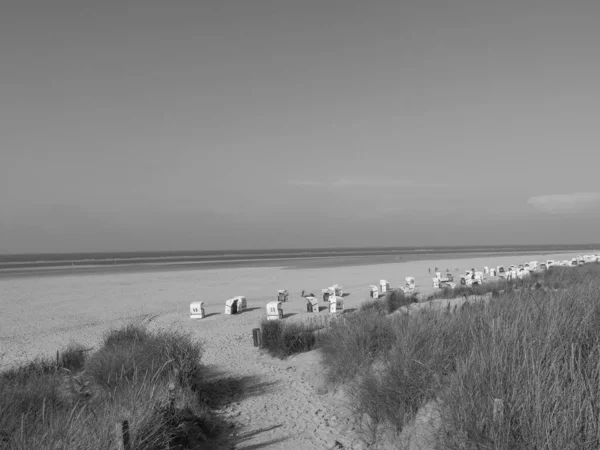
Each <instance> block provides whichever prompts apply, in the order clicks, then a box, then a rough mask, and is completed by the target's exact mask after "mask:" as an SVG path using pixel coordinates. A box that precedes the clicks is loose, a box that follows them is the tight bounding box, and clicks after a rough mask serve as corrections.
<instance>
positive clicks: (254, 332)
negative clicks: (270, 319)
mask: <svg viewBox="0 0 600 450" xmlns="http://www.w3.org/2000/svg"><path fill="white" fill-rule="evenodd" d="M259 333H260V328H254V329H253V330H252V343H253V344H254V346H255V347H258V335H259Z"/></svg>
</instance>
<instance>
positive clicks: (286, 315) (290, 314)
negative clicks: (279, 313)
mask: <svg viewBox="0 0 600 450" xmlns="http://www.w3.org/2000/svg"><path fill="white" fill-rule="evenodd" d="M295 315H296V313H287V314H284V315H283V318H284V319H287V318H288V317H292V316H295Z"/></svg>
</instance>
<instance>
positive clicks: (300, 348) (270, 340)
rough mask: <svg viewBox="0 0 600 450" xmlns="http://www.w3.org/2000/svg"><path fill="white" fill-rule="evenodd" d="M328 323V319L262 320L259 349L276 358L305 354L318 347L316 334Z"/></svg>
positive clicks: (318, 340) (318, 341) (318, 339)
mask: <svg viewBox="0 0 600 450" xmlns="http://www.w3.org/2000/svg"><path fill="white" fill-rule="evenodd" d="M329 321H330V319H329V318H311V319H308V320H305V321H298V322H287V321H284V320H267V319H266V318H263V319H262V320H261V322H260V333H261V348H263V349H264V350H266V351H267V352H268V353H269V354H270V355H272V356H276V357H278V358H286V357H287V356H290V355H293V354H296V353H302V352H307V351H309V350H312V349H313V348H315V347H316V346H317V345H319V343H320V338H318V337H317V334H318V332H319V330H324V329H325V328H327V326H328V323H329Z"/></svg>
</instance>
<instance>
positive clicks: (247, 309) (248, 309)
mask: <svg viewBox="0 0 600 450" xmlns="http://www.w3.org/2000/svg"><path fill="white" fill-rule="evenodd" d="M257 309H262V308H261V307H259V306H255V307H254V308H246V309H245V310H244V312H250V311H256V310H257Z"/></svg>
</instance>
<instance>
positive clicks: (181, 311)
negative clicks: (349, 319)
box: [0, 252, 585, 449]
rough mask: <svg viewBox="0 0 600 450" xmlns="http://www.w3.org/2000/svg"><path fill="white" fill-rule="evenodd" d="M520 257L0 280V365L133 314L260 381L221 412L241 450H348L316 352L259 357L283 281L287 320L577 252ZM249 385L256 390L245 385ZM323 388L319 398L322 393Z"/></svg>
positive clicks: (355, 442)
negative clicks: (375, 289)
mask: <svg viewBox="0 0 600 450" xmlns="http://www.w3.org/2000/svg"><path fill="white" fill-rule="evenodd" d="M580 253H585V252H578V253H572V254H564V253H561V254H555V255H544V256H542V255H539V254H537V255H519V256H500V257H494V258H493V260H490V258H487V257H483V258H469V259H455V260H442V261H439V262H436V261H412V262H406V263H395V264H381V265H376V266H350V267H331V268H318V269H305V268H302V269H295V270H281V268H273V267H267V268H236V269H216V270H206V271H198V270H189V271H184V270H182V271H176V272H173V271H169V272H164V273H123V274H94V275H69V276H57V277H40V278H15V279H3V280H0V292H2V298H0V306H1V310H2V314H0V345H1V346H0V355H2V356H3V357H2V359H1V360H0V365H1V366H2V367H6V366H7V365H10V364H12V363H15V362H23V361H27V360H30V359H32V358H33V357H35V356H37V355H45V356H51V355H53V354H54V353H55V352H56V350H57V349H58V348H61V347H63V346H65V345H67V344H68V343H69V341H71V340H75V341H77V342H80V343H82V344H84V345H87V346H92V347H93V346H97V345H98V342H99V341H100V339H101V337H102V334H103V333H104V332H105V331H106V330H107V329H110V328H114V327H117V326H119V325H121V324H124V323H126V322H128V321H130V320H138V321H142V322H144V323H147V324H149V325H150V326H151V327H153V328H175V329H178V330H182V331H189V332H191V333H192V334H193V335H194V336H196V337H197V338H199V339H202V340H203V341H204V343H205V355H204V362H205V363H206V364H208V365H210V366H212V367H213V368H215V370H218V371H220V372H223V373H225V374H228V375H237V376H242V377H248V378H251V379H254V380H256V382H257V383H259V386H258V387H257V388H256V389H254V390H255V391H256V390H257V391H258V392H253V393H252V395H248V396H247V397H245V398H242V399H240V401H239V402H237V403H236V404H234V405H231V407H229V408H228V409H227V410H226V411H224V413H225V414H226V415H228V416H230V417H232V418H233V420H235V421H236V423H237V427H236V433H237V437H238V446H237V448H239V449H253V448H261V449H262V448H264V449H285V448H300V449H313V448H315V449H327V448H333V446H334V445H335V443H336V442H335V441H338V442H340V443H341V444H343V445H344V447H345V448H364V447H365V446H364V444H363V443H361V440H360V438H359V436H358V435H357V434H356V430H353V429H352V428H353V423H352V421H351V420H350V415H349V413H348V411H347V409H346V408H344V403H343V398H340V397H336V396H333V395H330V394H326V393H325V392H324V389H323V384H322V375H321V373H322V369H321V367H320V364H319V352H318V351H317V352H309V353H307V354H305V355H298V356H297V357H293V358H289V359H288V360H286V361H279V360H276V359H273V358H271V357H269V356H266V355H260V354H259V352H257V350H256V349H255V348H254V347H253V346H252V339H251V330H252V328H255V327H256V326H257V325H258V322H259V319H260V317H261V316H262V315H263V314H264V312H263V309H264V305H265V303H266V302H267V301H270V300H272V299H273V297H274V293H276V290H277V289H278V288H287V289H288V290H289V291H290V293H291V299H290V302H288V303H286V304H284V312H285V313H286V316H290V315H291V317H289V318H288V319H286V320H300V319H301V318H302V317H305V316H306V315H307V313H306V312H305V304H304V301H303V300H302V299H301V298H299V292H300V291H301V290H302V289H306V290H307V291H308V292H311V291H312V292H315V293H318V292H320V289H321V288H323V287H326V286H329V285H331V284H332V283H341V284H343V285H344V288H345V290H346V291H347V292H350V293H351V295H350V296H349V297H346V299H345V306H346V308H347V309H351V308H356V307H357V306H358V305H359V304H360V303H361V302H362V301H364V300H365V299H366V298H367V293H368V286H369V284H376V283H377V282H378V280H379V279H381V278H384V279H387V280H389V281H390V282H391V283H392V285H393V286H397V285H402V284H403V281H404V277H405V276H414V277H415V278H416V280H417V286H418V289H419V290H420V291H421V292H424V293H426V292H428V291H431V290H433V288H432V287H431V275H430V274H429V273H428V268H430V267H431V268H433V267H434V266H435V265H438V266H439V267H440V268H442V270H443V269H444V268H446V267H448V268H456V267H458V268H459V269H460V271H461V272H462V271H464V269H466V268H470V267H477V268H481V267H483V265H490V266H491V265H499V264H504V265H508V264H511V263H519V262H524V261H530V260H545V259H567V258H571V257H573V256H575V255H576V254H580ZM234 295H246V296H247V297H248V302H249V305H248V306H249V311H246V312H244V313H243V314H240V315H236V316H225V315H224V314H223V304H224V300H225V299H227V298H230V297H232V296H234ZM195 300H204V301H205V308H206V311H207V314H208V317H206V318H205V319H203V320H201V321H194V320H190V319H189V316H188V307H189V303H190V302H191V301H195ZM249 390H252V389H249ZM320 394H322V395H320Z"/></svg>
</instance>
